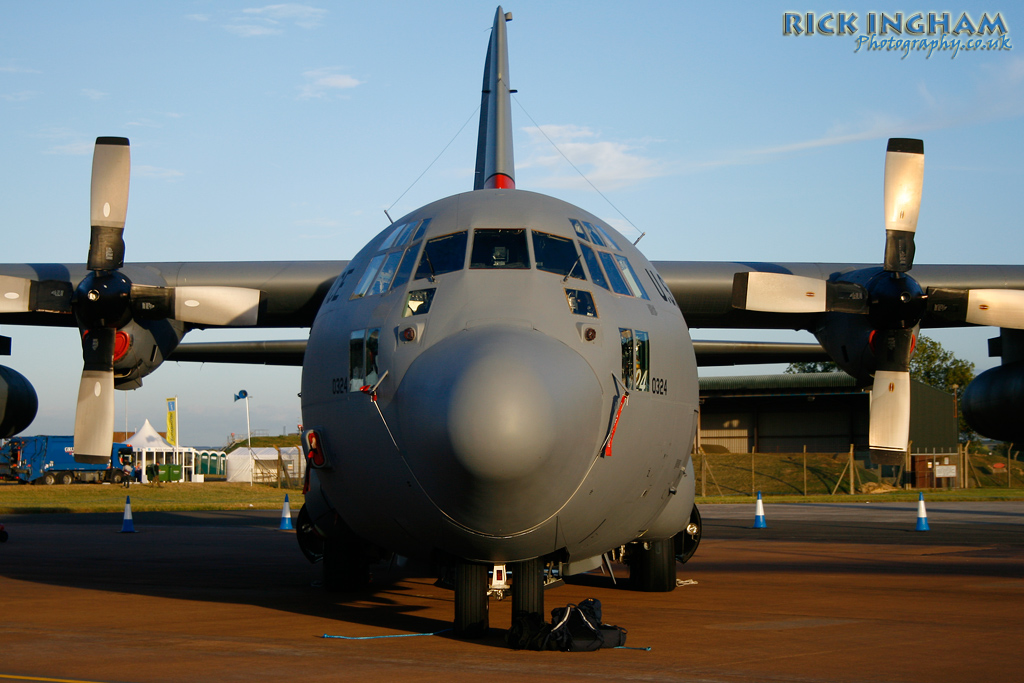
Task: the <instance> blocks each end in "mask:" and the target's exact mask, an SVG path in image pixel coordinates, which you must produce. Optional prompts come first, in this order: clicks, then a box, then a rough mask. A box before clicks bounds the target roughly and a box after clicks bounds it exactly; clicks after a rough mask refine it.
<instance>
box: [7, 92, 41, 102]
mask: <svg viewBox="0 0 1024 683" xmlns="http://www.w3.org/2000/svg"><path fill="white" fill-rule="evenodd" d="M38 94H39V93H37V92H34V91H32V90H22V91H21V92H10V93H3V94H2V95H0V99H2V100H4V101H6V102H27V101H28V100H31V99H32V98H33V97H35V96H36V95H38Z"/></svg>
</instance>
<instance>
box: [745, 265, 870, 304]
mask: <svg viewBox="0 0 1024 683" xmlns="http://www.w3.org/2000/svg"><path fill="white" fill-rule="evenodd" d="M732 305H733V306H734V307H736V308H739V309H742V310H747V311H765V312H769V313H825V312H826V311H840V312H843V313H867V312H868V296H867V290H866V289H865V288H864V287H862V286H861V285H858V284H854V283H851V282H829V281H827V280H819V279H818V278H813V277H804V276H802V275H788V274H786V273H759V272H749V273H736V274H735V275H734V276H733V282H732Z"/></svg>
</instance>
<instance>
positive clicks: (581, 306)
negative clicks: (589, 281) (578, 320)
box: [565, 288, 597, 318]
mask: <svg viewBox="0 0 1024 683" xmlns="http://www.w3.org/2000/svg"><path fill="white" fill-rule="evenodd" d="M565 299H566V301H568V302H569V310H570V311H572V312H573V313H575V314H576V315H585V316H587V317H588V318H596V317H597V306H595V305H594V297H593V296H591V294H590V292H588V291H587V290H585V289H568V288H567V289H566V290H565Z"/></svg>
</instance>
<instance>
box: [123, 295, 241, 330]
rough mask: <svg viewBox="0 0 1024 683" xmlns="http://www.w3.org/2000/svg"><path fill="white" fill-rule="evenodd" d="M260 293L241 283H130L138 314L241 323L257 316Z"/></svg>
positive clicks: (231, 324)
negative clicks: (178, 285) (183, 285)
mask: <svg viewBox="0 0 1024 683" xmlns="http://www.w3.org/2000/svg"><path fill="white" fill-rule="evenodd" d="M260 295H261V292H260V290H258V289H247V288H245V287H152V286H147V285H132V308H133V310H134V311H135V314H136V315H138V316H139V317H140V318H173V319H174V320H180V321H182V322H187V323H193V324H195V325H218V326H229V327H245V326H251V325H255V324H256V322H257V320H258V319H259V309H260Z"/></svg>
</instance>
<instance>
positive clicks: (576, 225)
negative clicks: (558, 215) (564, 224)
mask: <svg viewBox="0 0 1024 683" xmlns="http://www.w3.org/2000/svg"><path fill="white" fill-rule="evenodd" d="M569 222H570V223H572V229H573V230H575V231H576V236H577V237H579V238H580V239H581V240H583V241H584V242H589V241H590V236H589V235H587V231H586V230H585V229H584V228H583V224H582V223H580V222H579V221H578V220H576V219H575V218H570V219H569Z"/></svg>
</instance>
